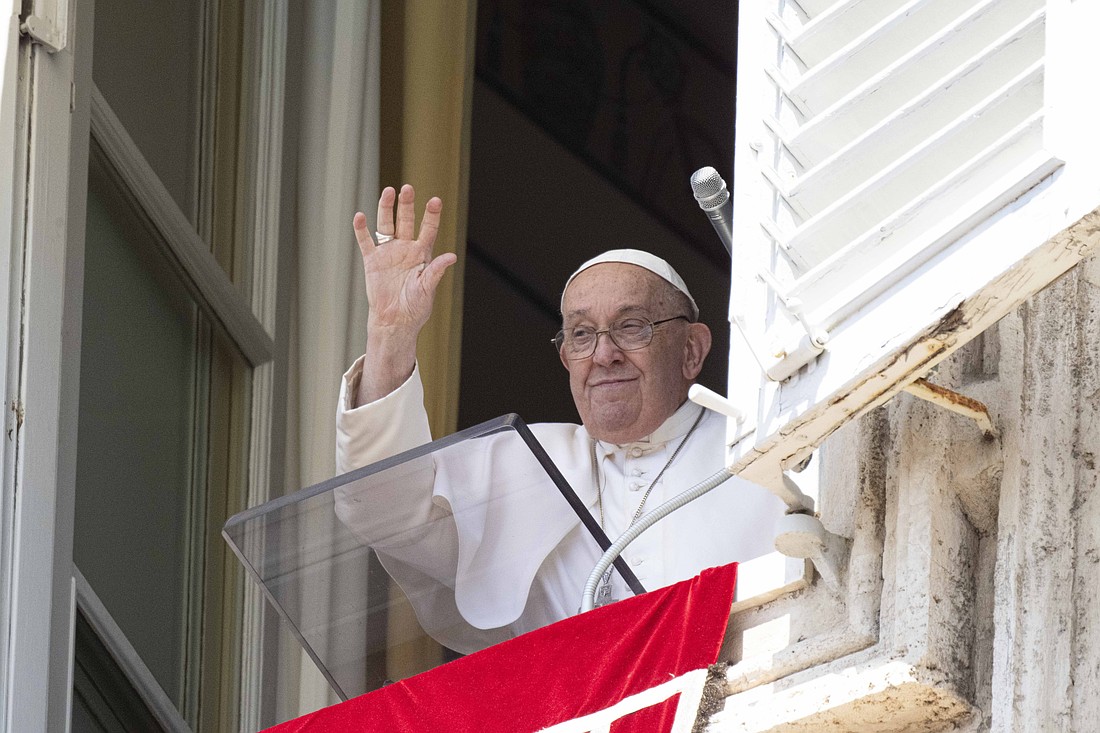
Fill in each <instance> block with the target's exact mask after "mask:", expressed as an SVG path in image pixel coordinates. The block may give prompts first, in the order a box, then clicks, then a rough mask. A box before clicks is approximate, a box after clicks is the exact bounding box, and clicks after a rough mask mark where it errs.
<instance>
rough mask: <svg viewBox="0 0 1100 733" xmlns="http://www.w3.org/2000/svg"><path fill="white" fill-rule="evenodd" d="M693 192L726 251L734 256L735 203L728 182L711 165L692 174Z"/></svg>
mask: <svg viewBox="0 0 1100 733" xmlns="http://www.w3.org/2000/svg"><path fill="white" fill-rule="evenodd" d="M691 192H692V193H693V194H695V200H696V201H698V202H699V208H700V209H702V210H703V211H704V212H706V215H707V218H708V219H710V224H711V226H713V227H714V231H716V232H717V233H718V238H719V239H721V240H722V244H724V245H725V247H726V251H727V252H729V253H730V255H731V256H732V255H733V201H732V200H731V199H730V192H729V189H728V188H726V182H725V181H723V180H722V176H720V175H718V171H716V170H714V169H713V168H711V167H710V166H709V165H708V166H707V167H706V168H700V169H699V170H697V171H695V172H694V173H692V174H691Z"/></svg>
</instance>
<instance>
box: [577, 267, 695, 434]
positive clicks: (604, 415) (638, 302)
mask: <svg viewBox="0 0 1100 733" xmlns="http://www.w3.org/2000/svg"><path fill="white" fill-rule="evenodd" d="M684 301H685V299H684V298H682V294H680V293H679V292H678V291H677V290H676V289H675V288H673V287H672V286H671V285H669V284H668V283H667V282H665V281H664V280H663V279H661V278H660V277H658V276H657V275H655V274H653V273H652V272H649V271H648V270H646V269H645V268H642V267H638V266H636V265H629V264H626V263H621V262H606V263H602V264H599V265H594V266H592V267H590V268H588V269H587V270H585V271H583V272H582V273H581V274H579V275H577V277H575V278H574V279H573V282H571V283H570V284H569V288H568V289H567V290H566V292H565V298H564V301H563V307H562V311H563V327H564V328H566V329H569V328H571V327H575V326H578V325H586V326H590V327H592V328H594V329H597V330H601V331H602V330H604V329H606V328H608V327H609V326H610V325H611V324H612V323H614V322H615V321H618V320H620V319H622V318H628V317H640V318H646V319H648V320H650V321H659V320H662V319H665V318H673V317H675V316H688V317H689V318H690V316H691V313H690V312H689V311H688V310H687V308H686V307H685V302H684ZM704 332H705V333H704ZM709 349H710V331H709V329H707V327H706V326H705V325H703V324H701V323H692V324H689V323H687V322H686V321H684V320H675V321H670V322H668V323H665V324H662V325H660V326H657V327H656V328H655V329H654V332H653V341H652V342H651V343H650V344H649V346H646V347H645V348H642V349H638V350H635V351H623V350H622V349H620V348H619V347H618V346H616V345H615V342H613V341H612V340H611V338H610V337H609V336H608V335H607V334H602V335H600V336H599V337H598V341H597V344H596V351H595V352H594V353H593V354H592V356H590V357H587V358H585V359H575V360H573V359H567V358H565V357H564V356H562V364H564V365H565V368H566V369H568V370H569V388H570V390H571V391H572V393H573V401H574V402H575V403H576V405H577V412H578V413H580V417H581V422H583V423H584V426H585V427H586V428H587V429H588V432H589V434H590V435H592V436H593V437H594V438H598V439H599V440H605V441H609V442H612V443H629V442H631V441H634V440H638V439H640V438H643V437H645V436H646V435H649V434H650V433H652V432H653V431H654V430H656V429H657V427H659V426H660V424H661V423H663V422H664V421H665V420H666V419H667V418H668V417H669V416H670V415H671V414H672V413H674V412H675V411H676V410H677V408H679V407H680V405H682V404H683V402H684V400H686V399H687V391H688V387H690V386H691V382H692V380H693V379H695V377H696V376H698V374H699V369H700V368H701V367H702V362H703V358H705V357H706V352H707V351H708V350H709Z"/></svg>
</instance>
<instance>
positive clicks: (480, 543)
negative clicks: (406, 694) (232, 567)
mask: <svg viewBox="0 0 1100 733" xmlns="http://www.w3.org/2000/svg"><path fill="white" fill-rule="evenodd" d="M573 478H574V480H575V481H576V483H577V484H578V485H579V486H580V485H582V484H583V491H584V492H593V491H594V489H593V488H591V487H590V486H589V484H591V481H587V482H585V481H584V478H586V477H573ZM578 479H579V480H578ZM595 502H596V497H595V495H594V494H593V495H592V496H586V495H583V494H582V495H578V494H577V492H575V491H574V489H573V488H572V487H571V486H570V483H569V482H568V481H567V480H566V477H564V476H563V475H562V474H561V472H560V471H559V470H558V469H557V467H556V466H555V465H554V464H553V463H552V462H551V460H550V459H549V457H548V456H547V455H546V452H545V451H544V450H543V448H542V446H541V445H539V443H538V441H537V440H536V439H535V437H534V436H533V435H532V433H531V431H530V430H529V429H528V427H527V426H526V425H525V424H524V423H523V421H522V420H520V418H519V417H518V416H516V415H506V416H504V417H500V418H497V419H495V420H491V421H489V422H486V423H483V424H481V425H478V426H476V427H473V428H469V429H467V430H463V431H462V432H459V433H455V434H454V435H451V436H448V437H446V438H443V439H441V440H438V441H435V442H433V443H429V444H427V445H424V446H422V447H420V448H416V449H414V450H411V451H408V452H406V453H402V454H400V455H397V456H394V457H392V458H387V459H385V460H383V461H380V462H378V463H375V464H372V465H369V466H365V467H363V468H361V469H358V470H355V471H352V472H350V473H347V474H345V475H343V476H338V477H336V478H334V479H331V480H329V481H325V482H324V483H321V484H318V485H316V486H313V487H310V488H307V489H303V490H301V491H299V492H297V493H295V494H292V495H289V496H285V497H282V498H279V499H276V500H274V501H271V502H268V503H267V504H264V505H262V506H259V507H255V508H253V509H250V510H248V511H245V512H242V513H240V514H238V515H236V516H234V517H233V518H231V519H230V520H229V521H228V522H227V523H226V525H225V529H224V530H223V535H224V536H225V538H226V540H227V541H228V542H229V544H230V545H231V546H232V548H233V550H234V552H236V554H237V556H238V557H239V558H240V560H241V562H242V563H244V565H245V567H246V568H247V570H248V572H249V573H250V574H251V576H252V577H253V578H254V579H255V580H256V582H257V583H259V585H260V587H261V588H262V589H263V592H264V593H265V595H266V596H267V598H268V599H269V600H270V601H271V602H272V603H273V604H274V606H275V607H276V608H277V609H278V610H279V612H280V613H281V614H282V616H283V618H284V619H286V621H287V622H288V623H289V624H290V627H291V629H292V630H293V632H294V634H295V635H296V636H297V637H298V640H299V641H300V642H301V644H302V646H303V648H304V649H305V650H306V652H307V653H308V654H309V655H310V657H312V659H313V661H314V662H315V663H316V664H317V666H318V668H319V669H320V670H321V672H322V673H323V674H324V675H325V677H326V678H327V679H328V681H329V683H330V684H331V685H332V687H333V689H334V690H335V691H336V692H337V694H339V695H340V696H341V697H342V698H343V699H347V698H349V697H353V696H355V695H358V694H361V693H363V692H367V691H369V690H373V689H376V688H378V687H380V686H382V685H383V684H385V683H386V682H387V681H392V680H397V679H402V678H404V677H408V676H410V675H412V674H416V673H419V672H422V671H425V670H427V669H429V668H431V667H433V666H436V665H438V664H440V663H442V662H444V661H448V660H449V659H452V658H454V656H455V655H456V654H467V653H470V652H473V651H476V650H478V649H482V648H485V647H486V646H489V645H491V644H495V643H497V642H500V641H503V640H505V639H509V638H512V637H514V636H517V635H518V634H521V633H524V632H526V631H530V630H532V629H534V628H538V627H539V626H543V625H546V624H548V623H552V622H553V621H555V620H558V619H560V618H564V617H566V616H570V615H572V614H575V613H576V612H577V610H578V608H579V606H580V602H581V595H582V592H583V589H584V583H585V581H586V579H587V577H588V574H589V572H590V571H591V569H592V568H593V566H594V565H595V564H596V562H597V561H598V560H599V558H600V555H601V554H602V553H603V550H604V549H606V548H607V547H609V546H610V542H609V541H608V539H607V537H606V536H605V535H604V533H603V531H602V529H601V528H600V526H599V523H598V522H597V521H595V519H593V516H592V514H591V513H590V512H589V510H588V507H593V506H595ZM612 575H613V577H612V578H611V581H610V582H611V587H612V588H613V595H615V596H616V597H620V598H621V597H623V596H625V595H627V594H631V593H641V592H644V589H643V588H642V586H641V585H640V584H639V583H638V581H637V579H636V578H635V577H634V575H633V574H632V573H631V572H630V570H629V568H628V567H627V565H626V564H625V563H624V562H623V561H622V560H621V559H620V560H618V561H617V562H616V564H615V567H614V571H613V574H612Z"/></svg>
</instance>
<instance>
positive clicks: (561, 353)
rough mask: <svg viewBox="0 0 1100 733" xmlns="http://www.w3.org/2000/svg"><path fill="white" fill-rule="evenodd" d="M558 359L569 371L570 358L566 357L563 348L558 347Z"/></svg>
mask: <svg viewBox="0 0 1100 733" xmlns="http://www.w3.org/2000/svg"><path fill="white" fill-rule="evenodd" d="M558 360H559V361H561V365H562V366H563V367H565V371H569V360H568V359H566V358H565V352H564V351H563V350H562V349H558Z"/></svg>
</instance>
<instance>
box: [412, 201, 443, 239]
mask: <svg viewBox="0 0 1100 733" xmlns="http://www.w3.org/2000/svg"><path fill="white" fill-rule="evenodd" d="M442 211H443V202H442V201H441V200H440V199H439V197H438V196H433V197H432V198H430V199H428V203H427V205H425V206H424V218H423V219H421V220H420V236H419V237H418V238H417V241H418V242H420V244H421V245H423V246H425V247H427V249H428V251H429V252H431V251H432V247H433V246H434V245H435V237H436V235H437V234H439V217H440V213H441V212H442Z"/></svg>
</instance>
